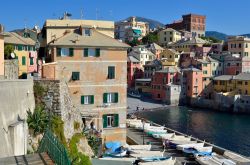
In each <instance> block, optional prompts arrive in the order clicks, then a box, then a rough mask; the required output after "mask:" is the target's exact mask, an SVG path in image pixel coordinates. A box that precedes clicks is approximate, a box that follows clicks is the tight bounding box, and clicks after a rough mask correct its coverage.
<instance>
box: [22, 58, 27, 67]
mask: <svg viewBox="0 0 250 165" xmlns="http://www.w3.org/2000/svg"><path fill="white" fill-rule="evenodd" d="M22 65H26V57H25V56H22Z"/></svg>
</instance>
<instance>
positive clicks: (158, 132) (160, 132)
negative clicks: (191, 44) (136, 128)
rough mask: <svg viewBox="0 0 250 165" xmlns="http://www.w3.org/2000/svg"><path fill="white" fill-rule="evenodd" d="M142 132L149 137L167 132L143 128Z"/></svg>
mask: <svg viewBox="0 0 250 165" xmlns="http://www.w3.org/2000/svg"><path fill="white" fill-rule="evenodd" d="M144 132H146V133H147V134H148V135H150V136H153V134H166V133H167V130H163V129H154V128H145V129H144Z"/></svg>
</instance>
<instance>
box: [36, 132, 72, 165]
mask: <svg viewBox="0 0 250 165" xmlns="http://www.w3.org/2000/svg"><path fill="white" fill-rule="evenodd" d="M42 152H47V153H48V155H49V156H50V158H51V159H52V160H53V161H54V162H55V164H58V165H71V161H70V159H69V156H68V153H67V150H66V149H65V147H64V146H63V145H62V144H61V143H60V142H59V140H58V139H57V138H56V137H55V136H54V135H53V133H52V132H51V131H50V130H49V129H47V130H46V132H45V133H44V135H43V138H42V140H41V143H40V145H39V147H38V153H42Z"/></svg>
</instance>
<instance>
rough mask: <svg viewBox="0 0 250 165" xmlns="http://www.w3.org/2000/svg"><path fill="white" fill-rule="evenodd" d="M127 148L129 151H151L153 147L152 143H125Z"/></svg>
mask: <svg viewBox="0 0 250 165" xmlns="http://www.w3.org/2000/svg"><path fill="white" fill-rule="evenodd" d="M124 147H125V148H127V149H128V150H129V151H137V150H141V151H150V150H151V148H152V145H151V144H149V145H125V146H124Z"/></svg>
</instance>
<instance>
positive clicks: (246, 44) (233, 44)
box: [228, 36, 250, 57]
mask: <svg viewBox="0 0 250 165" xmlns="http://www.w3.org/2000/svg"><path fill="white" fill-rule="evenodd" d="M228 51H229V52H231V53H232V54H239V55H240V56H241V57H245V56H246V57H250V38H246V37H243V36H231V37H228Z"/></svg>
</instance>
